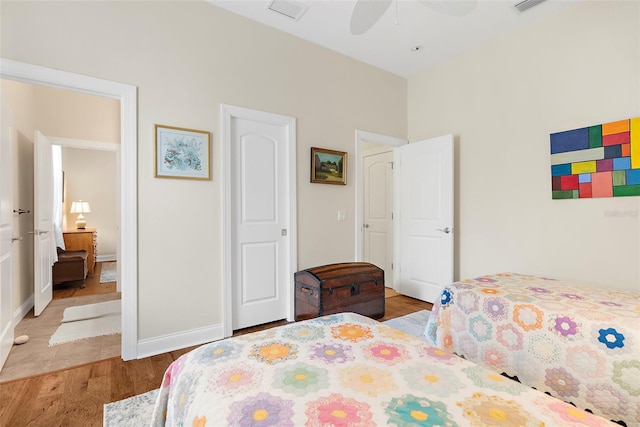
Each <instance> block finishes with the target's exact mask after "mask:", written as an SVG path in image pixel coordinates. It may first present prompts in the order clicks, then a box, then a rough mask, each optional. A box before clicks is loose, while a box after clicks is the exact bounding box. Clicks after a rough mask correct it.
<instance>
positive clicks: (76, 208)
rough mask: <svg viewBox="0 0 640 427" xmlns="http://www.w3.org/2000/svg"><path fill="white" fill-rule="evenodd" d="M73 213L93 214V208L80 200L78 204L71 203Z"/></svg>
mask: <svg viewBox="0 0 640 427" xmlns="http://www.w3.org/2000/svg"><path fill="white" fill-rule="evenodd" d="M70 212H71V213H77V214H83V213H91V207H90V206H89V202H83V201H82V200H78V201H77V202H72V203H71V211H70Z"/></svg>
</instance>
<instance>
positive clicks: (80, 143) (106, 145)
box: [47, 136, 122, 292]
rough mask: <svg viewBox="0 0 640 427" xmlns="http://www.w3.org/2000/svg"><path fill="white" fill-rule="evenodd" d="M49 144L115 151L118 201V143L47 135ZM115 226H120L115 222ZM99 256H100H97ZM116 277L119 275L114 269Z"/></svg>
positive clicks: (119, 287) (118, 289) (118, 285)
mask: <svg viewBox="0 0 640 427" xmlns="http://www.w3.org/2000/svg"><path fill="white" fill-rule="evenodd" d="M47 138H49V141H51V145H59V146H60V147H65V148H77V149H81V150H93V151H109V152H112V153H115V156H116V183H115V186H116V202H117V203H120V185H119V184H120V182H119V181H120V144H116V143H114V142H104V141H91V140H87V139H75V138H62V137H58V136H47ZM116 210H119V206H116ZM116 228H120V226H119V225H118V224H117V223H116ZM118 250H119V245H116V260H117V259H118ZM98 258H100V257H98ZM116 269H117V270H120V265H119V264H118V263H117V262H116ZM116 277H118V278H119V275H118V274H117V271H116ZM116 292H122V280H120V279H118V280H116Z"/></svg>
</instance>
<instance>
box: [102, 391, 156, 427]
mask: <svg viewBox="0 0 640 427" xmlns="http://www.w3.org/2000/svg"><path fill="white" fill-rule="evenodd" d="M159 391H160V390H159V389H156V390H151V391H149V392H147V393H143V394H138V395H136V396H132V397H129V398H127V399H123V400H119V401H117V402H113V403H107V404H106V405H104V415H103V418H102V425H103V426H104V427H140V426H148V425H149V423H150V422H151V414H152V413H153V407H154V406H155V404H156V398H157V397H158V392H159Z"/></svg>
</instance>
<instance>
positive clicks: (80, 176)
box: [0, 80, 120, 312]
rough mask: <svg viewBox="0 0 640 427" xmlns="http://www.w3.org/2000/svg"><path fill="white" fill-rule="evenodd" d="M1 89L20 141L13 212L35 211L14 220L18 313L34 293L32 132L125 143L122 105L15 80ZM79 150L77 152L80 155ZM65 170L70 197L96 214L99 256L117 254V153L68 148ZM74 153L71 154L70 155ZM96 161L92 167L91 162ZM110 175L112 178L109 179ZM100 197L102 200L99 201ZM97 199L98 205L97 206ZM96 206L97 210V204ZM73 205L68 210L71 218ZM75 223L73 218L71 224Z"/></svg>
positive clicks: (91, 223)
mask: <svg viewBox="0 0 640 427" xmlns="http://www.w3.org/2000/svg"><path fill="white" fill-rule="evenodd" d="M0 89H1V90H2V95H3V96H5V97H6V98H7V100H8V102H9V105H10V106H11V108H12V113H13V124H14V128H15V130H16V135H17V141H16V143H15V146H14V147H13V156H14V165H16V166H15V167H14V193H13V196H14V200H13V206H14V209H18V208H22V209H28V210H30V211H31V213H29V214H23V215H16V216H15V217H14V220H15V222H14V235H15V236H19V237H22V240H21V241H19V242H16V243H14V255H13V288H12V300H13V310H14V312H15V311H17V310H18V309H20V308H21V307H23V306H24V305H25V304H26V303H27V302H28V300H29V298H30V297H31V296H32V295H33V239H32V235H31V234H28V232H29V231H32V230H33V213H32V212H33V172H34V171H33V134H34V130H35V129H38V130H39V131H41V132H42V133H43V134H45V135H47V136H55V137H61V138H71V139H82V140H87V142H88V143H90V142H91V141H100V142H111V143H118V142H119V141H120V116H119V113H120V103H119V101H116V100H113V99H108V98H100V97H96V96H92V95H86V94H82V93H77V92H69V91H66V90H61V89H52V88H47V87H43V86H36V85H31V84H27V83H21V82H15V81H10V80H0ZM74 152H78V153H75V154H74ZM67 153H68V155H67V156H66V161H65V160H64V159H63V169H65V171H67V175H66V184H67V187H68V189H69V191H70V194H69V197H71V198H73V197H77V198H81V197H84V196H82V195H84V194H88V196H87V197H85V198H86V199H87V200H90V201H91V205H92V208H93V209H94V210H95V212H94V213H92V214H89V215H91V216H89V215H87V220H88V222H89V226H90V227H97V228H99V230H98V244H97V245H98V255H108V254H111V255H115V254H116V251H117V240H116V239H117V227H116V224H117V217H116V205H117V203H116V190H117V189H116V164H115V160H116V158H115V156H116V154H115V152H106V151H97V150H84V149H67ZM69 153H70V154H69ZM89 162H91V163H89ZM107 177H109V179H107ZM98 198H100V200H98ZM94 200H96V202H95V203H94ZM94 205H95V206H94ZM69 208H70V205H66V206H65V208H64V213H65V218H64V219H66V216H69V213H68V211H69ZM74 221H75V219H73V218H72V221H71V226H73V222H74Z"/></svg>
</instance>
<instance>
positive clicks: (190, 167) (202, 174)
mask: <svg viewBox="0 0 640 427" xmlns="http://www.w3.org/2000/svg"><path fill="white" fill-rule="evenodd" d="M155 130H156V146H155V176H156V178H184V179H210V176H211V166H210V165H211V163H210V159H209V157H210V155H209V152H210V148H211V142H210V140H209V132H206V131H202V130H194V129H184V128H177V127H172V126H162V125H155Z"/></svg>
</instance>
